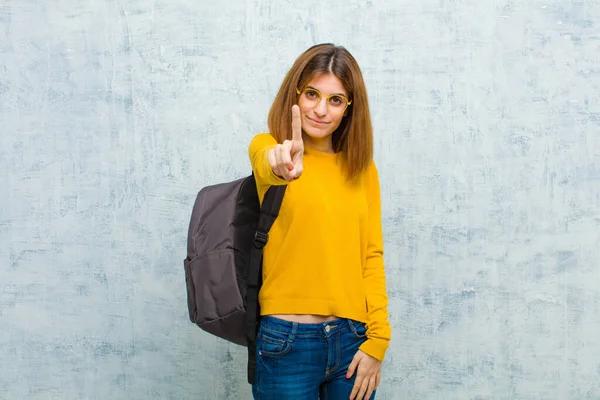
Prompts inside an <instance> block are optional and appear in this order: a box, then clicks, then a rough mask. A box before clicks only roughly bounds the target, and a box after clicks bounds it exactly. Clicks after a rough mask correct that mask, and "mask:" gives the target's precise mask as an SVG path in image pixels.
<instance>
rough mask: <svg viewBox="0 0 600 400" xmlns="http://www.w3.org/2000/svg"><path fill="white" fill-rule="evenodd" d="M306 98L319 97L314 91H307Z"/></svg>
mask: <svg viewBox="0 0 600 400" xmlns="http://www.w3.org/2000/svg"><path fill="white" fill-rule="evenodd" d="M306 97H308V98H309V99H314V98H317V97H319V96H318V95H317V92H315V91H314V90H307V91H306Z"/></svg>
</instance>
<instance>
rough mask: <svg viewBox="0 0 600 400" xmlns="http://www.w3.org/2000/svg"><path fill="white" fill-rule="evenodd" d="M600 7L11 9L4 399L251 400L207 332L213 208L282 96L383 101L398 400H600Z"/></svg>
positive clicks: (2, 194)
mask: <svg viewBox="0 0 600 400" xmlns="http://www.w3.org/2000/svg"><path fill="white" fill-rule="evenodd" d="M599 21H600V4H599V3H598V2H597V1H589V0H587V1H586V0H573V1H567V0H556V1H538V0H534V1H524V0H520V1H510V0H508V1H492V0H478V1H475V0H465V1H457V0H456V1H455V0H449V1H433V0H422V1H418V2H417V1H406V0H381V1H378V2H373V1H357V0H350V1H337V0H335V1H331V2H320V1H312V0H309V1H306V2H303V3H294V2H266V1H248V2H236V1H231V0H223V1H220V2H213V1H210V2H209V1H199V2H191V1H183V0H172V1H168V2H167V1H162V0H148V1H132V0H121V1H88V2H80V1H74V0H70V1H67V0H63V1H33V0H32V1H25V0H4V1H3V2H2V4H0V132H1V134H0V171H1V175H0V177H1V178H2V179H1V185H0V243H1V246H0V398H2V399H11V400H12V399H15V400H16V399H19V400H20V399H145V400H146V399H250V398H251V396H250V389H249V386H248V385H247V383H246V381H245V364H244V363H245V352H244V350H243V349H241V348H237V347H234V346H230V345H227V344H225V343H224V342H222V341H220V340H218V339H213V338H211V337H208V336H207V335H206V334H204V333H202V332H201V331H200V330H199V329H198V328H195V327H194V326H193V325H192V324H191V323H189V322H188V320H187V314H186V313H187V310H186V302H185V286H184V278H183V265H182V260H183V257H184V256H185V235H186V229H187V223H188V218H189V213H190V211H191V206H192V202H193V199H194V196H195V194H196V191H197V190H198V189H199V188H201V187H202V186H205V185H208V184H211V183H214V182H218V181H223V180H230V179H233V178H236V177H240V176H243V175H244V174H246V173H248V171H249V163H248V160H247V157H246V147H247V144H248V141H249V140H250V138H251V137H252V135H254V134H255V133H257V132H259V131H264V130H265V129H266V114H267V112H268V109H269V106H270V103H271V101H272V99H273V97H274V95H275V92H276V90H277V88H278V85H279V84H280V82H281V80H282V79H283V75H284V73H285V72H286V71H287V69H288V68H289V67H290V66H291V64H292V62H293V60H294V59H295V57H296V56H297V55H298V54H299V53H300V52H301V51H303V50H304V49H306V48H307V47H308V46H310V45H312V44H315V43H319V42H328V41H332V42H335V43H336V44H343V45H345V46H346V47H348V49H349V50H350V51H351V52H352V53H353V54H354V55H355V56H356V58H357V59H358V61H359V63H360V64H361V66H362V68H363V72H364V74H365V79H366V81H367V85H368V89H369V94H370V99H371V106H372V111H373V118H374V125H375V128H376V135H377V136H376V138H377V139H376V159H377V162H378V165H379V169H380V173H381V178H382V195H383V196H382V198H383V202H384V204H383V211H384V224H385V225H384V233H385V239H386V250H387V253H386V262H387V273H388V287H389V292H390V301H391V304H390V310H391V318H392V323H393V326H394V332H393V334H394V341H393V343H392V347H391V350H390V352H389V355H388V358H387V360H386V363H385V365H384V380H383V383H382V386H381V389H380V393H379V397H378V398H379V399H444V400H446V399H461V400H462V399H599V398H600V361H599V359H600V357H599V356H600V335H599V334H598V332H599V331H600V294H599V288H600V268H599V264H600V250H599V247H600V246H599V244H600V206H599V204H600V137H599V135H600V22H599Z"/></svg>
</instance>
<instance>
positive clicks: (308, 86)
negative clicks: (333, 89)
mask: <svg viewBox="0 0 600 400" xmlns="http://www.w3.org/2000/svg"><path fill="white" fill-rule="evenodd" d="M306 87H307V88H310V89H314V90H316V91H317V92H319V93H321V91H320V90H319V89H317V88H316V87H312V86H310V85H307V86H306ZM335 95H337V96H344V97H348V95H347V94H345V93H332V94H331V96H335Z"/></svg>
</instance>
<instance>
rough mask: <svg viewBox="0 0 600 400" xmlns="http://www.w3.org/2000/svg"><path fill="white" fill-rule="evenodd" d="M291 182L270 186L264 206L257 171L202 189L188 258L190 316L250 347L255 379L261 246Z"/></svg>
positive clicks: (194, 213) (204, 327) (208, 329)
mask: <svg viewBox="0 0 600 400" xmlns="http://www.w3.org/2000/svg"><path fill="white" fill-rule="evenodd" d="M285 189H286V186H285V185H282V186H271V187H270V188H269V189H268V191H267V193H266V194H265V197H264V199H263V203H262V207H261V206H260V202H259V198H258V192H257V189H256V180H255V178H254V174H252V175H251V176H248V177H245V178H242V179H238V180H235V181H233V182H227V183H220V184H216V185H212V186H207V187H204V188H203V189H202V190H200V192H199V193H198V195H197V197H196V201H195V203H194V208H193V209H192V215H191V219H190V225H189V230H188V237H187V257H186V258H185V260H184V262H183V264H184V268H185V280H186V286H187V302H188V312H189V318H190V320H191V321H192V322H193V323H195V324H196V325H198V326H199V327H200V328H201V329H202V330H204V331H206V332H208V333H210V334H213V335H215V336H218V337H220V338H223V339H225V340H228V341H230V342H232V343H236V344H238V345H240V346H246V347H247V348H248V382H249V383H250V384H252V383H253V382H254V371H255V365H256V361H255V360H256V354H255V353H256V348H255V345H256V333H257V331H258V326H259V320H260V307H259V304H258V292H259V290H260V286H261V284H262V251H263V247H264V246H265V245H266V244H267V241H268V240H269V230H270V229H271V226H272V225H273V223H274V222H275V219H276V218H277V216H278V214H279V208H280V207H281V202H282V201H283V195H284V193H285Z"/></svg>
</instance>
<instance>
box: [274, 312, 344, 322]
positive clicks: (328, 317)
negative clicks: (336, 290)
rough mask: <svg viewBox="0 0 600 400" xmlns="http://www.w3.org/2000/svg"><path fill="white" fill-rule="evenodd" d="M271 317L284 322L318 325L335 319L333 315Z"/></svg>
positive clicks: (282, 315)
mask: <svg viewBox="0 0 600 400" xmlns="http://www.w3.org/2000/svg"><path fill="white" fill-rule="evenodd" d="M271 317H275V318H279V319H283V320H284V321H290V322H298V323H300V324H320V323H322V322H327V321H333V320H335V319H337V317H336V316H335V315H313V314H271Z"/></svg>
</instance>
